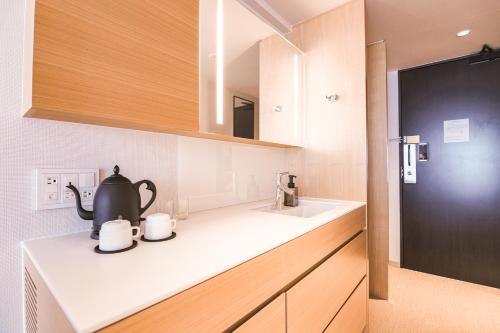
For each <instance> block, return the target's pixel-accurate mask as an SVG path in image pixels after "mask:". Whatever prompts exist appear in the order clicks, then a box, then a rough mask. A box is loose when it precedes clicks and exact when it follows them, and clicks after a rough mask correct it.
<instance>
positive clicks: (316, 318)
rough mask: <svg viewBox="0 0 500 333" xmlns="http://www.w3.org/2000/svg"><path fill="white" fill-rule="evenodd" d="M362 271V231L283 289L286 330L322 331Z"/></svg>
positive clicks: (364, 243)
mask: <svg viewBox="0 0 500 333" xmlns="http://www.w3.org/2000/svg"><path fill="white" fill-rule="evenodd" d="M366 271H367V260H366V231H364V232H362V233H361V234H359V235H358V236H357V237H356V238H354V239H353V240H352V241H351V242H349V243H348V244H347V245H345V246H344V247H343V248H342V249H340V250H339V251H338V252H337V253H335V254H334V255H333V256H332V257H330V258H329V259H328V260H326V261H325V262H324V263H323V264H321V265H320V266H319V267H318V268H316V269H315V270H314V271H312V272H311V273H310V274H308V275H307V276H306V277H304V278H303V279H302V280H300V281H299V282H298V283H297V284H296V285H295V286H293V287H292V288H291V289H290V290H288V291H287V293H286V294H287V332H288V333H296V332H297V333H302V332H311V333H314V332H323V330H324V329H325V328H326V327H327V326H328V324H329V323H330V321H331V319H332V318H333V317H334V316H335V314H336V313H337V312H338V311H339V309H340V308H341V307H342V305H343V304H344V302H345V301H346V300H347V298H348V297H349V295H350V294H351V293H352V292H353V290H354V289H355V288H356V286H357V285H358V283H359V282H360V281H361V280H362V279H363V277H364V276H365V275H366Z"/></svg>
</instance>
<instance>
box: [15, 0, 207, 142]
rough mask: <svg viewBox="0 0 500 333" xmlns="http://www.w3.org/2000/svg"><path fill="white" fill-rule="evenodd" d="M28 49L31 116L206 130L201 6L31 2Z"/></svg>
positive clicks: (158, 1)
mask: <svg viewBox="0 0 500 333" xmlns="http://www.w3.org/2000/svg"><path fill="white" fill-rule="evenodd" d="M24 43H25V69H24V83H23V90H24V100H23V113H24V114H25V116H28V117H35V118H45V119H55V120H63V121H71V122H79V123H89V124H98V125H105V126H113V127H124V128H134V129H142V130H148V131H160V132H176V131H195V132H197V131H198V126H199V115H198V112H199V111H198V0H182V1H178V0H148V1H144V0H127V1H111V0H85V1H81V0H37V1H36V3H35V2H34V1H33V0H28V8H27V29H26V32H25V40H24ZM30 48H32V49H30ZM31 51H32V52H31Z"/></svg>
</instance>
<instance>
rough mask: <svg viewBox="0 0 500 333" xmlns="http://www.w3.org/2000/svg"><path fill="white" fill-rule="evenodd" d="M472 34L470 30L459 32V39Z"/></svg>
mask: <svg viewBox="0 0 500 333" xmlns="http://www.w3.org/2000/svg"><path fill="white" fill-rule="evenodd" d="M468 34H470V29H465V30H462V31H459V32H457V37H464V36H467V35H468Z"/></svg>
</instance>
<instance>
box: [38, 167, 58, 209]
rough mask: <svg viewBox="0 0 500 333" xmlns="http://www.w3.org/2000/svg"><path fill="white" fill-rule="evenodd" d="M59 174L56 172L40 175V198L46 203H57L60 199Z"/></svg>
mask: <svg viewBox="0 0 500 333" xmlns="http://www.w3.org/2000/svg"><path fill="white" fill-rule="evenodd" d="M60 179H61V178H60V176H59V175H58V174H45V175H43V177H42V193H41V194H42V200H43V202H44V203H46V204H49V205H50V204H53V203H57V202H59V200H60V191H59V187H60V186H59V183H60Z"/></svg>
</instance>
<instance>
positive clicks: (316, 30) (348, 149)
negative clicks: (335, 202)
mask: <svg viewBox="0 0 500 333" xmlns="http://www.w3.org/2000/svg"><path fill="white" fill-rule="evenodd" d="M289 38H290V40H292V41H293V42H294V43H295V44H296V45H298V47H299V48H300V49H302V50H303V51H304V52H305V53H306V56H305V58H306V110H307V113H306V119H305V130H306V137H305V142H304V146H305V148H304V149H303V150H291V151H290V154H289V165H290V169H291V170H292V171H293V172H295V173H297V175H298V176H299V178H298V182H299V186H300V187H301V190H300V191H301V195H307V196H316V197H329V198H336V199H346V200H363V201H366V197H367V145H366V87H365V86H366V79H365V67H366V64H365V56H366V55H365V52H366V51H365V47H366V46H365V8H364V1H363V0H354V1H351V2H349V3H347V4H346V5H343V6H341V7H338V8H336V9H334V10H332V11H330V12H328V13H325V14H323V15H320V16H318V17H316V18H313V19H311V20H308V21H306V22H304V23H301V24H298V25H297V26H295V27H294V29H293V31H292V32H291V33H290V35H289ZM330 94H338V95H339V96H340V98H339V100H338V101H337V102H334V103H329V102H327V101H326V98H325V96H326V95H330Z"/></svg>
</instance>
